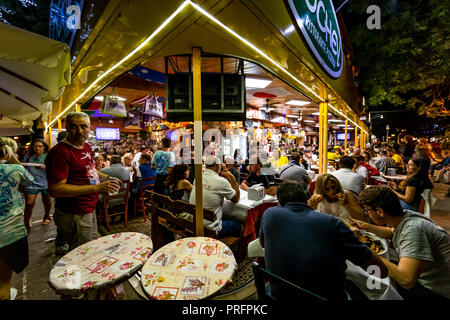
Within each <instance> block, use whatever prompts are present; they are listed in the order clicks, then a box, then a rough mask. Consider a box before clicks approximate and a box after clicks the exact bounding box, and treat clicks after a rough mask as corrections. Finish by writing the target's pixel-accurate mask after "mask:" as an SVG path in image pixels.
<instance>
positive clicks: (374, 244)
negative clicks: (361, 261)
mask: <svg viewBox="0 0 450 320" xmlns="http://www.w3.org/2000/svg"><path fill="white" fill-rule="evenodd" d="M358 239H359V241H361V242H362V243H364V244H365V245H366V246H368V247H369V249H370V250H371V251H372V252H374V253H376V254H377V255H379V256H381V255H382V254H384V253H385V252H386V251H387V248H386V245H385V243H384V241H383V239H381V238H379V237H378V236H376V235H374V234H373V233H370V232H364V231H361V235H360V236H359V237H358Z"/></svg>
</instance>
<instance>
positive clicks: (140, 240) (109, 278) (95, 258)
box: [48, 232, 153, 295]
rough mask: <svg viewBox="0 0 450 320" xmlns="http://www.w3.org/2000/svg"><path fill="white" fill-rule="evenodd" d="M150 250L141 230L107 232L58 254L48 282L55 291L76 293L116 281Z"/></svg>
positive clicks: (135, 268)
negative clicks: (57, 259) (63, 254)
mask: <svg viewBox="0 0 450 320" xmlns="http://www.w3.org/2000/svg"><path fill="white" fill-rule="evenodd" d="M152 251H153V243H152V240H151V239H150V238H149V237H148V236H146V235H145V234H142V233H136V232H124V233H116V234H111V235H108V236H105V237H101V238H98V239H96V240H93V241H90V242H88V243H85V244H83V245H81V246H79V247H78V248H75V249H74V250H72V251H70V252H69V253H67V254H66V255H65V256H64V257H62V258H61V259H60V260H59V261H58V262H57V263H56V264H55V265H54V266H53V269H52V270H51V271H50V277H49V281H48V283H49V284H50V286H51V287H52V288H53V289H54V290H55V292H56V293H58V294H65V295H80V294H82V293H84V292H86V291H88V290H98V289H104V288H108V287H111V286H113V285H116V284H119V283H121V282H123V281H125V280H126V279H128V278H130V277H131V276H132V275H133V274H134V273H135V272H137V271H138V270H139V269H141V267H142V265H143V264H144V263H145V262H146V261H147V259H148V258H149V257H150V255H151V254H152Z"/></svg>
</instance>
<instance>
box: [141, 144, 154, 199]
mask: <svg viewBox="0 0 450 320" xmlns="http://www.w3.org/2000/svg"><path fill="white" fill-rule="evenodd" d="M150 162H151V158H150V155H148V154H147V153H143V154H142V155H141V157H140V159H139V172H140V174H138V175H137V184H136V193H137V194H138V193H139V189H140V186H141V179H143V178H149V177H156V171H155V170H154V169H153V168H152V165H151V163H150ZM150 183H154V181H145V182H144V186H146V185H148V184H150Z"/></svg>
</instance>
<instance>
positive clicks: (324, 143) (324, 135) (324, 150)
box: [319, 84, 328, 174]
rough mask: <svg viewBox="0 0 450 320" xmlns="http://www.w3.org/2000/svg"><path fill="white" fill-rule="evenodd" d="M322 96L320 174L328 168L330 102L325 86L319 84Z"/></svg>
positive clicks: (320, 110) (320, 105) (320, 109)
mask: <svg viewBox="0 0 450 320" xmlns="http://www.w3.org/2000/svg"><path fill="white" fill-rule="evenodd" d="M319 92H320V96H321V97H322V98H323V99H324V100H325V101H324V102H321V103H320V104H319V174H322V173H327V169H328V102H327V92H326V88H325V86H323V85H322V84H320V85H319Z"/></svg>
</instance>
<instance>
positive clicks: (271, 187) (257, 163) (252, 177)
mask: <svg viewBox="0 0 450 320" xmlns="http://www.w3.org/2000/svg"><path fill="white" fill-rule="evenodd" d="M261 168H262V164H261V160H260V159H259V157H258V156H253V157H251V158H250V160H249V166H248V169H249V171H250V174H249V175H248V176H247V179H245V180H244V181H242V183H241V188H242V190H245V191H248V189H250V187H251V186H253V185H255V184H260V183H261V184H262V185H264V188H265V189H266V193H267V194H269V195H271V196H274V195H275V194H276V192H277V187H276V186H275V177H274V176H273V175H262V174H261Z"/></svg>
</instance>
